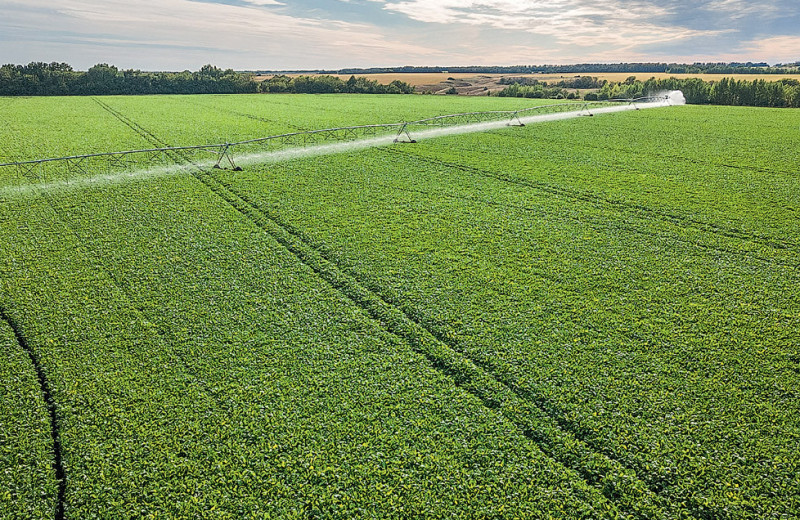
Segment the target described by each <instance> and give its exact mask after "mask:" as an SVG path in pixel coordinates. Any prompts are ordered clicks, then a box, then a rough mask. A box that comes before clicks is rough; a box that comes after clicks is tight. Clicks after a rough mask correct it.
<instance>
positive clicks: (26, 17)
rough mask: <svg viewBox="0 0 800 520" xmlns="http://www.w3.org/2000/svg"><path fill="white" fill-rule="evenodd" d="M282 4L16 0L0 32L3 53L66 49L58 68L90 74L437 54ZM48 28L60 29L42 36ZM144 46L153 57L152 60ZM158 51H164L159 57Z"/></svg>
mask: <svg viewBox="0 0 800 520" xmlns="http://www.w3.org/2000/svg"><path fill="white" fill-rule="evenodd" d="M281 5H282V4H281V3H279V2H277V1H273V0H248V2H247V3H242V4H240V5H226V4H219V3H212V2H201V1H193V0H139V1H137V2H130V1H127V0H102V1H101V0H59V1H57V2H53V1H50V0H25V1H24V2H22V1H20V0H10V1H7V2H6V7H5V9H4V11H5V12H4V17H5V20H4V21H3V22H0V32H3V31H4V28H3V27H1V26H2V25H6V26H8V27H9V30H12V29H13V33H14V38H15V39H16V41H14V42H12V43H11V44H9V46H10V47H11V49H10V52H6V48H5V45H4V48H3V49H2V50H3V51H4V52H3V54H5V55H7V56H10V57H12V58H14V56H13V55H14V54H15V53H16V54H18V55H22V54H24V53H25V52H28V48H38V49H41V48H43V47H47V44H48V43H50V44H51V47H52V43H54V42H60V43H61V45H60V46H59V47H58V49H57V50H58V52H60V53H62V56H64V57H63V58H61V59H58V61H62V60H63V61H68V60H69V61H72V62H73V64H75V65H76V66H79V67H83V68H85V67H87V66H89V65H91V64H93V63H97V62H100V61H102V62H115V63H117V64H118V65H120V66H122V67H128V66H131V67H139V68H153V67H154V66H158V65H154V64H155V63H165V62H169V63H173V64H174V63H181V65H180V66H179V67H175V66H174V65H173V66H172V68H179V69H182V68H196V67H199V65H202V64H203V63H207V62H209V61H212V60H217V63H219V64H220V65H222V66H231V67H236V68H294V67H302V66H305V67H309V66H311V67H343V66H349V65H352V63H353V61H356V62H358V63H363V62H366V63H376V64H377V63H382V62H385V61H386V60H388V61H401V62H402V61H405V59H406V57H414V58H417V59H420V58H421V57H422V56H426V55H429V54H431V52H430V49H429V48H428V47H425V46H420V45H416V44H414V43H411V42H409V41H404V40H402V39H400V40H393V39H391V38H387V37H386V36H385V35H384V34H382V33H381V31H379V30H378V29H377V28H376V27H374V26H370V25H367V24H360V23H351V22H347V21H342V20H320V19H314V18H307V17H302V16H291V15H288V14H282V13H280V12H277V11H275V10H274V9H273V7H279V6H281ZM43 27H50V28H57V30H52V29H51V30H50V31H43V30H42V28H43ZM93 45H94V47H93ZM142 47H149V48H151V51H150V52H149V53H145V52H143V51H142ZM158 48H163V49H164V52H163V53H162V54H157V52H158V51H157V49H158ZM180 49H186V52H185V53H181V52H180ZM209 50H211V51H209ZM68 54H69V56H67V55H68ZM434 54H435V53H434ZM332 56H336V57H338V60H334V59H331V57H332ZM30 59H40V58H34V57H31V58H30ZM221 59H222V60H223V61H222V62H221V63H220V61H219V60H221ZM19 61H20V62H23V61H24V59H20V60H19ZM187 62H191V63H187Z"/></svg>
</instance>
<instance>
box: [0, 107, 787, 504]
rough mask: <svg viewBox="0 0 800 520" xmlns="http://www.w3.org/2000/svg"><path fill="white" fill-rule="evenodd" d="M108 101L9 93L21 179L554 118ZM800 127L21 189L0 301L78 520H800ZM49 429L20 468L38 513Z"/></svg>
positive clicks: (735, 115)
mask: <svg viewBox="0 0 800 520" xmlns="http://www.w3.org/2000/svg"><path fill="white" fill-rule="evenodd" d="M98 101H99V102H96V101H93V100H91V99H88V98H75V99H72V98H70V99H28V100H23V99H3V100H0V102H2V103H3V104H4V106H5V108H6V109H8V111H9V112H8V113H9V114H11V120H10V124H9V125H7V126H6V127H5V128H4V129H3V130H0V132H2V137H3V141H2V142H3V143H6V144H5V145H4V147H3V148H2V150H0V154H2V157H3V158H4V159H17V158H29V157H37V156H44V155H50V156H53V155H59V154H68V153H74V152H91V151H101V150H121V149H131V148H142V147H149V146H156V145H162V144H171V145H176V144H197V143H203V142H208V143H210V142H219V141H226V140H227V141H232V140H235V139H239V138H245V137H258V136H263V135H269V134H274V133H281V132H285V131H287V130H290V131H291V130H296V129H306V128H322V127H330V126H337V125H349V124H363V123H374V122H394V121H398V120H404V119H416V118H419V117H423V116H429V115H437V114H444V113H453V112H461V111H470V110H489V109H508V108H520V103H524V102H530V101H531V100H515V99H497V98H494V99H487V98H448V99H446V100H445V99H442V98H433V97H421V96H420V97H417V96H409V97H356V96H342V97H332V96H218V97H215V96H198V97H193V96H187V97H178V96H175V97H159V98H126V97H118V98H98ZM49 114H55V115H49ZM79 114H80V115H81V117H82V119H81V118H78V115H79ZM798 122H800V115H798V112H796V111H791V110H769V109H746V108H719V107H688V106H687V107H672V108H665V109H657V110H646V111H640V112H626V113H618V114H609V115H605V116H598V117H594V118H579V119H575V120H565V121H559V122H551V123H546V124H537V125H529V126H528V127H524V128H508V129H504V130H498V131H493V132H491V133H481V134H470V135H460V136H453V137H443V138H437V139H432V140H426V141H421V142H420V143H417V144H416V145H404V146H395V147H387V148H380V149H370V150H364V151H360V152H352V153H348V154H341V155H334V156H324V157H316V158H306V159H296V160H292V161H287V162H284V163H278V164H270V165H262V166H258V165H253V166H248V167H247V168H246V169H245V171H242V172H232V171H210V170H202V169H190V170H189V171H188V172H184V173H180V174H176V175H173V176H168V177H162V178H159V179H155V180H154V179H151V180H143V181H141V182H131V183H126V184H120V185H108V186H105V185H96V186H94V187H92V188H89V189H85V190H69V191H63V192H58V191H47V192H42V193H40V195H39V196H38V197H36V198H24V199H23V198H12V197H9V198H7V199H6V200H4V201H2V203H1V204H0V221H2V222H3V225H2V226H0V247H2V251H3V255H2V256H1V257H0V272H2V286H0V287H1V288H2V293H0V295H2V299H1V300H0V304H2V305H3V308H4V309H5V312H6V314H7V315H8V317H9V319H10V320H11V321H13V323H14V324H15V326H16V327H17V334H18V335H19V336H20V337H22V338H24V341H25V343H26V344H27V345H28V346H29V347H30V348H31V350H32V352H34V353H35V356H36V359H37V360H38V362H39V363H40V365H41V369H42V372H43V374H44V376H46V378H47V381H48V383H49V387H50V390H51V393H52V398H53V400H54V402H55V403H56V405H57V412H58V414H57V415H58V421H57V425H56V426H57V428H58V429H59V435H60V439H61V450H62V454H61V455H62V457H63V461H64V470H65V472H66V476H67V480H66V495H65V497H64V504H65V512H66V517H67V518H84V517H85V518H93V517H98V518H100V517H114V518H134V517H157V516H163V515H166V516H173V517H184V518H189V517H193V518H194V517H208V518H211V517H213V518H269V517H275V518H278V517H280V518H293V517H297V518H300V517H322V518H352V517H381V518H389V517H394V518H398V517H408V516H414V515H426V516H449V517H463V518H476V517H509V518H512V517H537V518H543V517H548V516H550V517H553V518H599V517H623V518H679V517H686V518H690V517H695V518H764V517H768V516H781V515H783V516H786V517H792V516H796V515H797V514H798V512H800V503H798V499H797V498H796V497H797V496H800V481H798V478H797V474H798V469H799V468H798V465H799V464H800V458H798V455H797V453H796V452H797V450H796V449H795V447H796V446H797V444H798V440H799V439H800V423H798V420H797V418H798V417H800V414H798V412H800V410H798V405H797V403H798V402H800V401H798V399H797V395H796V391H797V383H798V360H800V353H798V351H797V345H798V343H799V342H798V339H800V338H798V330H800V301H798V299H797V296H796V295H795V291H794V290H793V287H795V286H797V285H798V282H800V280H798V271H797V267H798V265H799V263H798V246H800V244H798V242H797V241H796V239H795V238H794V234H795V233H794V230H795V228H796V222H797V220H796V211H797V210H798V201H800V197H798V195H800V185H799V184H798V183H797V180H796V176H795V175H794V168H795V165H796V164H797V159H798V157H797V150H798V149H800V148H798V146H797V145H798V144H800V143H798V137H797V134H796V132H795V133H792V131H791V129H792V128H795V127H796V126H797V124H798ZM68 128H74V129H73V130H72V131H71V132H69V133H66V132H65V130H66V129H68ZM92 128H100V129H103V130H102V131H92V130H91V129H92ZM32 143H39V144H37V145H35V146H34V145H33V144H32ZM174 160H175V161H177V162H181V161H183V160H184V159H183V158H182V157H180V156H177V155H176V156H175V157H174ZM40 174H42V175H45V176H46V175H47V172H46V171H44V172H43V173H40ZM0 175H5V176H6V177H0V185H2V183H4V182H5V183H10V184H14V183H19V182H20V181H19V179H12V178H11V177H12V176H13V175H16V173H11V174H9V173H3V172H0ZM0 326H4V324H3V323H0ZM5 328H6V329H9V330H5V331H4V330H3V328H0V332H2V333H3V335H2V336H0V337H2V338H6V339H5V340H2V341H5V342H4V343H0V344H3V345H6V349H7V350H8V351H9V353H10V354H9V355H8V356H6V357H4V362H3V363H4V364H3V365H2V369H3V370H4V371H5V372H6V373H19V374H21V375H22V376H21V378H20V382H19V383H14V384H13V385H10V386H8V392H10V393H8V395H9V396H12V397H10V398H9V399H8V400H6V399H5V398H4V400H3V407H2V409H0V417H3V418H5V417H17V415H18V414H19V412H17V411H16V410H21V409H26V410H31V411H32V412H31V413H32V414H33V415H32V416H31V417H36V418H38V419H33V418H28V419H21V418H14V419H8V424H11V425H12V428H10V429H9V431H11V432H14V433H13V434H12V437H11V439H22V438H28V434H27V433H26V432H28V431H29V429H30V428H31V425H32V424H40V425H41V424H44V425H46V426H49V424H48V422H47V421H48V417H47V411H46V407H45V406H44V404H43V401H42V400H41V397H39V399H34V398H35V397H36V396H35V394H36V389H37V384H38V382H37V379H36V373H35V367H34V366H33V365H32V364H31V359H30V358H29V357H28V358H26V357H25V356H24V355H23V354H24V352H21V351H20V348H21V345H19V344H18V342H15V340H16V336H15V335H14V334H13V333H12V332H11V331H10V326H9V327H5ZM14 352H16V354H13V353H14ZM12 354H13V355H12ZM4 381H5V379H4ZM15 381H16V380H15ZM39 390H41V389H39ZM13 396H20V397H13ZM24 396H27V397H24ZM25 399H27V401H26V400H25ZM37 410H38V411H37ZM14 414H17V415H14ZM4 420H5V419H4ZM35 421H39V423H36V422H35ZM44 433H46V435H44V434H43V433H41V432H40V437H39V441H38V442H36V443H34V446H35V447H36V448H35V449H34V448H26V447H24V446H19V442H18V441H12V442H6V443H4V444H3V453H12V454H17V455H16V457H17V458H13V457H12V458H8V457H6V458H5V459H3V460H4V462H3V463H2V464H3V466H2V468H0V469H2V470H3V471H0V474H5V475H12V477H13V478H12V480H11V481H10V482H12V485H13V486H16V487H14V488H12V489H18V490H19V491H17V494H18V497H19V498H15V499H14V503H18V500H22V502H19V503H24V504H30V511H32V513H30V514H29V515H28V516H29V517H33V518H48V517H52V511H53V510H54V509H55V508H56V507H57V504H56V500H57V499H56V494H55V493H56V492H55V486H54V478H53V474H52V471H48V470H51V469H52V468H51V465H52V464H51V462H52V445H51V443H50V441H51V437H50V432H48V431H45V432H44ZM34 438H35V437H34ZM26 450H27V451H26ZM37 450H38V451H37ZM29 452H30V453H32V455H30V456H29V457H30V458H31V459H32V460H34V461H35V462H36V464H33V465H30V466H26V465H21V464H19V463H17V462H15V461H17V460H19V457H25V456H28V455H25V454H26V453H29ZM26 479H29V480H30V481H31V482H40V484H38V487H37V486H28V487H25V486H22V485H20V484H18V483H19V482H23V481H26ZM48 486H49V487H48ZM40 489H44V490H45V491H39V490H40ZM2 503H3V502H0V504H2ZM10 503H11V502H10V501H7V502H6V504H10ZM6 507H8V506H6ZM17 517H19V518H22V517H23V516H19V515H18V516H17Z"/></svg>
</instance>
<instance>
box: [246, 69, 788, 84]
mask: <svg viewBox="0 0 800 520" xmlns="http://www.w3.org/2000/svg"><path fill="white" fill-rule="evenodd" d="M287 76H293V77H294V76H301V74H287ZM334 76H336V77H338V78H342V79H345V80H346V79H348V78H349V77H350V76H351V74H334ZM357 76H365V77H367V78H369V79H371V80H375V81H378V82H379V83H382V84H384V85H388V84H389V83H391V82H392V81H394V80H400V81H404V82H406V83H408V84H410V85H414V86H422V85H435V84H438V83H442V82H444V81H447V79H448V78H453V79H456V80H467V79H475V78H479V77H482V78H492V79H500V78H503V77H513V78H520V77H531V78H537V79H539V80H541V81H548V82H553V81H561V80H563V79H568V78H570V77H574V76H592V77H597V78H600V79H606V80H608V81H625V79H626V78H628V77H630V76H635V77H636V79H639V80H646V79H649V78H652V77H656V78H669V77H675V78H702V79H704V80H706V81H716V80H720V79H722V78H731V77H732V78H735V79H737V80H742V79H745V80H749V81H753V80H755V79H764V80H766V81H778V80H779V79H783V78H792V79H797V80H800V74H667V73H653V72H640V73H628V72H609V73H602V72H596V73H582V74H581V73H567V72H565V73H562V74H474V73H449V72H441V73H387V74H357ZM271 77H272V75H265V76H257V77H256V80H258V81H263V80H265V79H268V78H271Z"/></svg>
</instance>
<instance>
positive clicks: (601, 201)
mask: <svg viewBox="0 0 800 520" xmlns="http://www.w3.org/2000/svg"><path fill="white" fill-rule="evenodd" d="M392 153H398V154H403V155H407V156H409V157H414V158H415V159H418V160H420V161H422V162H426V163H428V164H436V165H441V166H446V167H448V168H453V169H456V170H460V171H463V172H467V173H472V174H474V175H479V176H481V177H489V178H492V179H496V180H499V181H502V182H507V183H509V184H516V185H518V186H524V187H527V188H533V189H537V190H539V191H543V192H546V193H551V194H553V195H558V196H563V197H567V198H571V199H573V200H580V201H584V202H588V203H590V204H595V205H607V206H611V207H613V208H617V209H619V210H621V211H626V212H628V213H631V214H634V216H635V214H636V213H642V214H647V215H652V216H653V217H655V218H658V219H660V220H662V221H665V222H668V223H670V224H675V225H683V226H686V227H693V228H695V229H697V230H698V231H700V232H703V233H711V234H714V235H718V236H723V237H725V238H731V239H737V240H743V241H750V242H754V243H757V244H760V245H762V246H766V247H770V248H772V249H778V250H786V249H791V250H795V249H796V248H798V247H800V246H798V245H796V244H795V243H794V242H792V241H789V240H788V239H784V240H786V242H787V244H779V243H777V242H775V240H774V239H773V238H771V237H767V236H764V235H759V234H748V233H745V232H742V231H738V230H731V229H727V228H724V227H722V226H718V225H716V224H712V223H708V222H703V221H701V220H697V219H692V218H689V217H685V216H681V215H675V214H671V213H667V212H664V211H659V210H656V209H653V208H650V207H648V206H643V205H641V204H633V203H630V202H626V201H623V200H614V199H609V198H606V197H601V196H596V195H592V194H589V193H582V192H580V191H576V190H572V189H568V188H561V187H558V186H552V185H549V184H546V183H541V182H534V181H529V180H526V179H521V178H518V177H513V176H509V175H504V174H501V173H498V172H493V171H489V170H484V169H482V168H475V167H472V166H466V165H463V164H459V163H454V162H449V161H444V160H441V159H434V158H430V157H425V156H422V155H418V154H415V153H413V152H407V151H399V150H398V151H392ZM748 256H749V257H751V258H753V256H751V255H748ZM762 260H764V261H766V262H774V260H768V259H762ZM789 265H791V266H792V267H795V268H796V267H797V266H795V265H793V264H789Z"/></svg>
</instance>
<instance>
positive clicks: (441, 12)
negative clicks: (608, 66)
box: [0, 0, 800, 71]
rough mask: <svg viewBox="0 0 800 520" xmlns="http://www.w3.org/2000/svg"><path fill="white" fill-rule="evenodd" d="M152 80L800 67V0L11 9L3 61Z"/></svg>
mask: <svg viewBox="0 0 800 520" xmlns="http://www.w3.org/2000/svg"><path fill="white" fill-rule="evenodd" d="M31 61H44V62H52V61H57V62H67V63H69V64H71V65H72V66H73V67H75V68H76V69H78V70H86V69H88V68H89V67H91V66H92V65H94V64H97V63H109V64H113V65H116V66H118V67H119V68H123V69H128V68H133V69H142V70H176V71H177V70H197V69H199V68H200V67H201V66H202V65H204V64H207V63H211V64H213V65H216V66H218V67H221V68H233V69H236V70H315V69H327V70H330V69H338V68H345V67H391V66H402V65H417V66H424V65H429V66H466V65H534V64H574V63H616V62H650V61H659V62H664V61H666V62H679V63H692V62H696V61H704V62H705V61H714V62H716V61H725V62H728V61H755V62H761V61H766V62H768V63H770V64H775V63H787V62H795V61H800V1H798V0H770V1H767V0H697V1H692V0H676V1H674V2H665V1H661V0H659V1H654V0H315V1H311V0H0V63H18V64H26V63H29V62H31Z"/></svg>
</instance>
